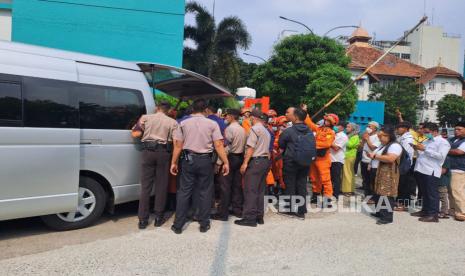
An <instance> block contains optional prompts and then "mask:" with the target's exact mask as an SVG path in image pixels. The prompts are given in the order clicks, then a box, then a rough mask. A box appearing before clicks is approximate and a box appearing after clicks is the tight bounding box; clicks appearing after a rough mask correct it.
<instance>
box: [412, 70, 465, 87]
mask: <svg viewBox="0 0 465 276" xmlns="http://www.w3.org/2000/svg"><path fill="white" fill-rule="evenodd" d="M437 76H440V77H451V78H458V79H459V80H460V81H461V82H463V77H462V75H460V73H458V72H456V71H454V70H451V69H449V68H446V67H443V66H436V67H432V68H429V69H426V70H425V73H424V74H423V75H422V76H421V77H420V78H419V79H418V83H427V82H429V81H430V80H432V79H434V78H435V77H437Z"/></svg>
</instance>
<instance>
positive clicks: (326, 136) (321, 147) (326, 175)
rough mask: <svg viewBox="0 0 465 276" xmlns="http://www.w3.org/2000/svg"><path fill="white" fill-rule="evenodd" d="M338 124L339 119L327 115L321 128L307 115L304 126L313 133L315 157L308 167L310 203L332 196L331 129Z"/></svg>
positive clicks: (332, 134)
mask: <svg viewBox="0 0 465 276" xmlns="http://www.w3.org/2000/svg"><path fill="white" fill-rule="evenodd" d="M302 109H304V110H305V111H306V110H307V105H305V104H302ZM338 123H339V117H338V116H337V115H336V114H327V115H325V116H324V123H323V125H322V126H319V125H317V124H315V123H314V122H313V121H312V118H311V117H310V116H308V115H307V118H306V119H305V124H306V125H307V126H308V127H309V128H310V129H311V130H312V131H313V132H314V133H315V142H316V149H317V157H316V159H315V162H313V163H312V165H311V167H310V181H311V183H312V191H313V196H312V201H313V202H315V200H316V196H317V195H319V194H321V192H322V190H323V195H324V197H325V198H326V199H325V200H328V201H330V200H331V198H332V196H333V185H332V183H331V156H330V150H329V149H330V148H331V145H332V144H333V142H334V139H335V138H336V133H335V132H334V130H333V127H334V126H335V125H337V124H338Z"/></svg>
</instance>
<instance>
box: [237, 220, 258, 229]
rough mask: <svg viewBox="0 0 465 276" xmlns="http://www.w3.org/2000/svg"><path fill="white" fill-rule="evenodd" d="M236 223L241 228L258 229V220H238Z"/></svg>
mask: <svg viewBox="0 0 465 276" xmlns="http://www.w3.org/2000/svg"><path fill="white" fill-rule="evenodd" d="M234 223H235V224H237V225H240V226H250V227H257V221H256V220H246V219H238V220H235V221H234Z"/></svg>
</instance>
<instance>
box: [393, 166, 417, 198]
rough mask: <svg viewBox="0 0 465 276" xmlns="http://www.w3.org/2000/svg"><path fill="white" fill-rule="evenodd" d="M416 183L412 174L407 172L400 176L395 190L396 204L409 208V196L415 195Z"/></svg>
mask: <svg viewBox="0 0 465 276" xmlns="http://www.w3.org/2000/svg"><path fill="white" fill-rule="evenodd" d="M415 190H416V183H415V177H414V176H413V172H410V171H409V172H408V173H406V174H404V175H401V176H400V179H399V188H398V190H397V194H398V196H397V203H398V204H401V205H404V206H410V199H411V196H414V195H415Z"/></svg>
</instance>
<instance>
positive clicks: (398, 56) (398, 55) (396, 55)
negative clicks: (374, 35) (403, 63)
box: [392, 53, 400, 58]
mask: <svg viewBox="0 0 465 276" xmlns="http://www.w3.org/2000/svg"><path fill="white" fill-rule="evenodd" d="M392 54H393V55H394V56H395V57H396V58H400V54H399V53H392Z"/></svg>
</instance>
